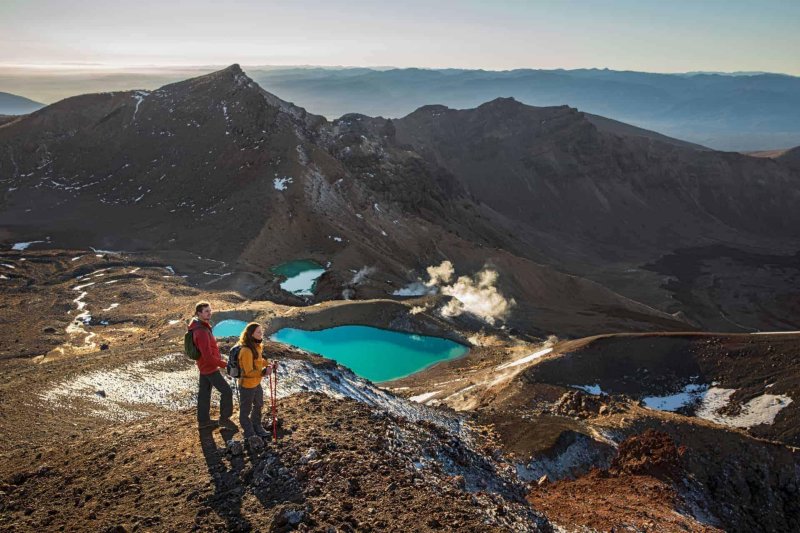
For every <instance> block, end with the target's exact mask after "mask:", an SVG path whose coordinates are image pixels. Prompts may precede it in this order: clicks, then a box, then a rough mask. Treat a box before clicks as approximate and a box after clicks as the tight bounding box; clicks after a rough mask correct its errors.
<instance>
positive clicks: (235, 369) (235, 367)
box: [225, 344, 242, 378]
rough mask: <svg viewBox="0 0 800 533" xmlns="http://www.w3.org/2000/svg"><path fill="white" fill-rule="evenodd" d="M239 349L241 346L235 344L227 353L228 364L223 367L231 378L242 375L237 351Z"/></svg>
mask: <svg viewBox="0 0 800 533" xmlns="http://www.w3.org/2000/svg"><path fill="white" fill-rule="evenodd" d="M241 350H242V347H241V346H240V345H238V344H236V345H234V347H233V348H231V352H230V353H229V354H228V366H226V367H225V371H226V372H227V373H228V375H229V376H230V377H232V378H238V377H241V375H242V369H241V368H240V367H239V352H240V351H241Z"/></svg>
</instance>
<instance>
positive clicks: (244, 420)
mask: <svg viewBox="0 0 800 533" xmlns="http://www.w3.org/2000/svg"><path fill="white" fill-rule="evenodd" d="M239 402H240V403H239V425H240V426H242V429H243V430H244V438H248V437H252V436H253V435H255V434H256V428H260V427H262V426H261V408H262V407H264V389H262V388H261V385H260V384H259V385H258V387H253V388H252V389H245V388H244V387H239Z"/></svg>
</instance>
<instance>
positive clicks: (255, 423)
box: [239, 322, 269, 439]
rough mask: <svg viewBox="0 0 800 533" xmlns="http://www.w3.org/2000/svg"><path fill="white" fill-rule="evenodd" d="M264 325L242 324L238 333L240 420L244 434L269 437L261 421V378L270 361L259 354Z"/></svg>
mask: <svg viewBox="0 0 800 533" xmlns="http://www.w3.org/2000/svg"><path fill="white" fill-rule="evenodd" d="M263 340H264V328H262V327H261V325H260V324H258V323H257V322H251V323H250V324H247V326H245V328H244V330H243V331H242V334H241V335H240V336H239V346H241V349H240V350H239V368H240V369H241V374H240V377H239V424H240V425H241V426H242V429H244V438H245V439H248V438H250V437H252V436H254V435H258V436H259V437H269V433H268V432H267V430H266V429H264V427H263V426H262V425H261V409H262V408H263V407H264V389H263V388H261V378H262V377H263V376H265V375H266V374H267V371H268V368H269V364H268V363H267V360H266V359H265V358H264V356H263V355H262V352H263V347H262V345H261V342H262V341H263Z"/></svg>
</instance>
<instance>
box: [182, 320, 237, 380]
mask: <svg viewBox="0 0 800 533" xmlns="http://www.w3.org/2000/svg"><path fill="white" fill-rule="evenodd" d="M189 331H191V332H192V340H194V345H195V346H197V349H198V350H200V359H198V360H197V368H198V369H199V370H200V373H201V374H202V375H204V376H207V375H208V374H213V373H214V372H216V371H217V370H219V369H220V368H225V367H226V366H227V364H228V363H227V361H225V360H224V359H223V358H222V357H220V355H219V347H218V346H217V339H215V338H214V334H213V333H212V332H211V324H209V323H208V322H203V321H202V320H199V319H197V318H193V319H192V321H191V322H189Z"/></svg>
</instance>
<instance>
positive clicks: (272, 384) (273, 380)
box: [269, 363, 278, 444]
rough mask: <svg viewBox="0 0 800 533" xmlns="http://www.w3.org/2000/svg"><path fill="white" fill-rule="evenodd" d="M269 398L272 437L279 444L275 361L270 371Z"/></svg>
mask: <svg viewBox="0 0 800 533" xmlns="http://www.w3.org/2000/svg"><path fill="white" fill-rule="evenodd" d="M269 399H270V404H272V437H273V439H274V440H275V444H278V371H277V368H276V367H275V366H274V363H273V367H272V372H270V373H269Z"/></svg>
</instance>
